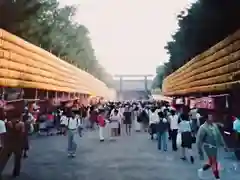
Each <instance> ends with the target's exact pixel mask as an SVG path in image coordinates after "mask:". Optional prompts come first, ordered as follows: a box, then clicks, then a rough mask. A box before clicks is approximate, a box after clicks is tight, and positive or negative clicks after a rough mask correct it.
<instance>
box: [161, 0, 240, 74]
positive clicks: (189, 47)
mask: <svg viewBox="0 0 240 180" xmlns="http://www.w3.org/2000/svg"><path fill="white" fill-rule="evenodd" d="M239 9H240V1H239V0H231V1H229V0H211V1H209V0H199V1H197V2H196V3H194V4H193V5H192V6H191V7H190V8H189V9H188V10H187V13H183V12H180V14H179V15H178V17H177V18H178V25H179V29H178V30H177V32H176V33H175V34H174V35H173V36H172V41H169V42H168V43H167V45H166V47H165V48H166V49H167V51H168V53H169V55H170V59H169V62H167V63H166V64H165V76H166V75H169V74H170V73H172V72H174V71H175V70H177V69H178V68H179V67H181V66H182V65H184V64H185V63H186V62H188V61H189V60H191V59H192V58H193V57H194V56H196V55H198V54H200V53H202V52H203V51H205V50H207V49H208V48H210V47H211V46H213V45H214V44H216V43H217V42H219V41H221V40H222V39H224V38H225V37H227V36H228V35H230V34H232V33H233V32H234V31H236V30H237V29H238V28H239V27H240V22H239V21H237V19H239V18H240V11H239Z"/></svg>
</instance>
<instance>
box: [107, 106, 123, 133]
mask: <svg viewBox="0 0 240 180" xmlns="http://www.w3.org/2000/svg"><path fill="white" fill-rule="evenodd" d="M120 123H121V115H120V113H119V111H118V110H117V109H114V111H113V113H112V115H111V116H110V128H111V135H112V136H118V128H119V124H120Z"/></svg>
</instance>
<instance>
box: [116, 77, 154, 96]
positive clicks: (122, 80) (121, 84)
mask: <svg viewBox="0 0 240 180" xmlns="http://www.w3.org/2000/svg"><path fill="white" fill-rule="evenodd" d="M153 77H154V75H152V74H136V75H130V74H121V75H118V74H117V75H114V78H118V79H119V83H120V84H119V93H120V94H122V92H123V91H124V89H123V82H124V78H144V87H145V88H144V89H145V91H146V92H147V91H148V90H149V89H148V79H149V78H153Z"/></svg>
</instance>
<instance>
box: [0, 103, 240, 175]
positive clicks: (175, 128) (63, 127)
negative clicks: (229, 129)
mask: <svg viewBox="0 0 240 180" xmlns="http://www.w3.org/2000/svg"><path fill="white" fill-rule="evenodd" d="M36 111H38V110H36ZM0 114H2V117H0V119H1V120H0V175H1V173H2V171H3V169H4V167H5V165H6V163H7V162H8V160H9V158H10V156H11V155H12V154H14V155H15V158H14V169H13V176H14V177H17V176H19V174H20V168H21V160H22V157H23V158H27V156H28V154H27V152H28V150H29V138H28V136H29V134H31V133H33V132H36V134H38V135H54V134H56V135H66V136H67V141H68V145H67V152H68V156H69V157H71V158H73V157H75V156H76V150H77V143H76V136H77V135H79V136H80V137H81V136H82V131H83V129H86V130H89V131H94V130H96V131H98V132H99V140H100V142H104V141H105V138H106V133H105V131H106V129H108V130H110V133H109V134H108V136H110V140H117V137H119V136H122V135H123V134H124V135H126V136H131V133H132V132H136V133H137V132H148V133H149V137H150V139H151V140H153V141H154V140H155V139H156V140H157V148H158V150H161V151H168V150H169V147H168V144H169V143H168V141H171V146H172V147H171V149H172V151H177V150H178V149H179V148H180V150H181V157H180V158H181V159H182V160H183V161H187V160H188V159H189V160H190V162H191V163H194V154H193V151H192V146H193V144H196V146H197V149H198V153H199V156H200V158H201V159H203V155H204V153H203V152H204V151H205V154H206V155H207V157H208V162H207V163H206V164H205V165H204V166H203V167H202V168H200V169H199V171H198V174H199V177H200V178H201V177H202V173H203V172H204V171H206V170H207V169H209V168H212V172H213V174H214V176H215V178H216V179H220V177H219V169H218V161H217V157H218V156H217V153H218V149H219V147H221V146H223V147H224V148H225V149H227V146H226V144H225V142H224V140H223V137H222V134H221V132H220V131H219V127H218V125H217V124H216V123H214V119H213V116H212V114H211V113H208V114H207V113H206V114H201V115H200V113H199V111H198V110H197V109H196V108H193V109H191V110H190V109H189V108H180V109H179V108H175V107H173V106H170V105H169V103H167V102H159V101H145V102H142V101H126V102H107V103H101V104H98V105H92V106H88V107H84V106H80V107H77V108H76V107H75V106H66V105H62V106H59V107H58V108H56V109H54V110H53V111H43V112H41V113H38V116H34V115H35V113H34V112H30V111H29V110H28V108H27V107H26V108H25V109H24V112H23V113H22V114H17V113H15V114H13V115H12V116H11V117H9V119H8V117H7V116H4V113H0ZM239 123H240V120H239V119H236V121H235V122H234V127H235V129H236V128H238V130H239V126H240V124H239ZM53 130H55V131H53Z"/></svg>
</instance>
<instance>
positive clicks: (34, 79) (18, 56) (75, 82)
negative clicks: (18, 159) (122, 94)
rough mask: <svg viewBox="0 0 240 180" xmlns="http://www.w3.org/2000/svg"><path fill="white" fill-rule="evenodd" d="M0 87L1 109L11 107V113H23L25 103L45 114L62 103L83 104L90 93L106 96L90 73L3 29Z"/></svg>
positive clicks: (104, 87) (0, 49) (106, 88)
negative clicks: (35, 105)
mask: <svg viewBox="0 0 240 180" xmlns="http://www.w3.org/2000/svg"><path fill="white" fill-rule="evenodd" d="M0 87H1V92H0V93H1V101H2V102H3V104H4V105H3V106H6V105H12V106H14V109H15V110H14V111H22V110H23V108H24V106H25V105H26V102H27V105H28V106H29V107H31V106H32V105H33V104H34V103H37V105H38V106H39V108H40V111H48V110H49V109H52V108H54V107H56V106H59V105H60V104H61V103H62V102H65V101H71V102H73V101H75V100H76V99H78V100H81V102H79V103H86V101H87V99H88V98H89V96H90V95H92V94H95V95H96V96H98V97H103V98H105V97H108V94H109V89H108V87H107V86H106V84H104V83H103V82H101V81H100V80H98V79H96V78H95V77H93V76H92V75H91V74H89V73H87V72H85V71H83V70H81V69H79V68H77V67H75V66H73V65H71V64H69V63H67V62H65V61H63V60H61V59H60V58H58V57H56V56H55V55H53V54H51V53H50V52H48V51H45V50H44V49H41V48H40V47H37V46H35V45H33V44H31V43H29V42H27V41H25V40H23V39H21V38H19V37H17V36H15V35H13V34H10V33H8V32H6V31H5V30H2V29H0Z"/></svg>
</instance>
